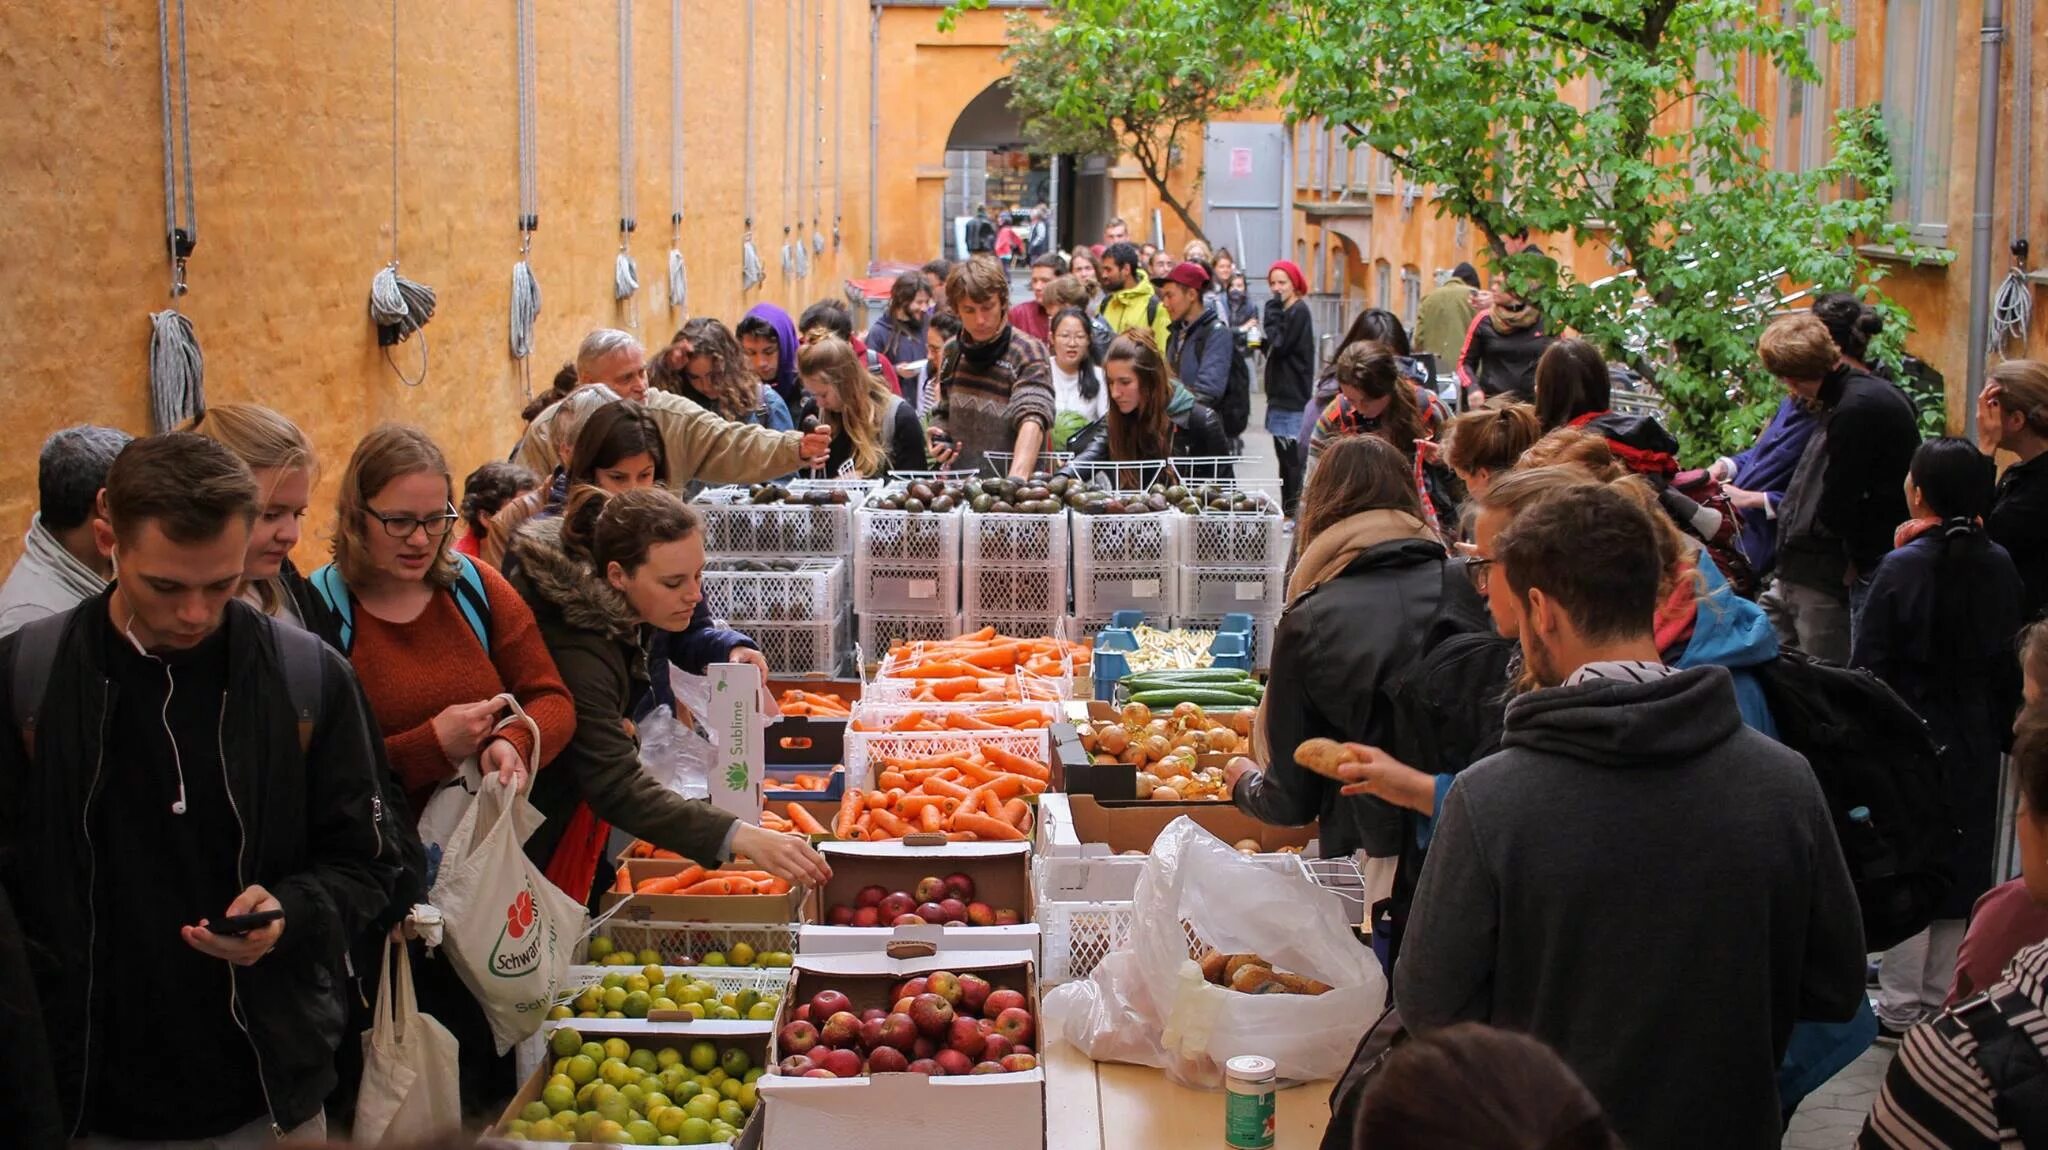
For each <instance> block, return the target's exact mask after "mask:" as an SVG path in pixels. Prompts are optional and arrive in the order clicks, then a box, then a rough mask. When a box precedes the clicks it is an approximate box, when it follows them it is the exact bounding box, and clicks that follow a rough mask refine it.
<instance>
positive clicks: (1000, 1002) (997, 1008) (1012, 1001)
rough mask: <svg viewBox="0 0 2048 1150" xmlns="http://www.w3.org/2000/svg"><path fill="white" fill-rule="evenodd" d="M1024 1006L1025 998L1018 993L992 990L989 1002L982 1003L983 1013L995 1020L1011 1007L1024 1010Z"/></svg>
mask: <svg viewBox="0 0 2048 1150" xmlns="http://www.w3.org/2000/svg"><path fill="white" fill-rule="evenodd" d="M1024 1005H1025V1002H1024V996H1023V995H1022V994H1020V993H1018V992H1017V991H1014V990H991V991H989V992H988V1000H987V1001H986V1002H984V1003H982V1006H981V1012H982V1013H983V1014H985V1015H987V1016H988V1017H990V1018H994V1017H995V1016H996V1015H998V1014H1001V1013H1002V1012H1003V1011H1005V1010H1008V1009H1010V1008H1011V1007H1017V1008H1019V1009H1022V1008H1023V1007H1024Z"/></svg>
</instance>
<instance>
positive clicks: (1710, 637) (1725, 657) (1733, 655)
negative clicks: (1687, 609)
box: [1664, 555, 1778, 739]
mask: <svg viewBox="0 0 2048 1150" xmlns="http://www.w3.org/2000/svg"><path fill="white" fill-rule="evenodd" d="M1698 558H1699V566H1698V571H1699V579H1700V593H1699V594H1698V596H1696V603H1697V609H1696V610H1695V612H1694V614H1693V624H1692V635H1691V637H1690V638H1688V639H1687V640H1686V643H1685V646H1684V647H1683V648H1681V649H1680V650H1679V651H1678V652H1677V653H1676V654H1675V655H1674V653H1672V652H1670V651H1666V652H1665V653H1664V657H1665V661H1666V662H1668V663H1670V664H1671V665H1672V666H1674V667H1678V668H1680V669H1684V668H1687V667H1726V668H1728V671H1729V674H1730V677H1731V680H1732V682H1733V684H1734V687H1735V705H1736V707H1737V708H1738V709H1739V710H1740V711H1741V712H1742V721H1743V722H1744V723H1746V724H1747V725H1748V726H1749V728H1750V729H1751V730H1753V731H1756V732H1757V733H1758V734H1762V735H1768V736H1770V737H1771V738H1773V739H1775V738H1777V737H1778V724H1777V722H1776V721H1775V720H1773V719H1772V718H1771V704H1770V699H1769V697H1768V696H1766V695H1765V694H1764V686H1763V684H1762V683H1761V682H1759V681H1758V679H1757V677H1756V673H1755V668H1757V667H1760V666H1762V665H1764V664H1765V663H1768V662H1770V661H1771V660H1773V659H1775V658H1777V657H1778V632H1777V629H1776V628H1774V627H1772V626H1771V618H1770V616H1768V615H1766V614H1764V609H1763V608H1762V607H1759V606H1757V605H1756V604H1755V603H1752V602H1751V601H1749V600H1748V599H1744V598H1742V597H1741V596H1739V595H1737V594H1736V593H1735V589H1734V588H1733V587H1730V586H1729V585H1728V580H1727V579H1726V578H1724V577H1723V576H1722V575H1721V569H1720V568H1719V567H1716V566H1714V561H1713V560H1712V559H1709V558H1708V557H1706V556H1705V555H1700V556H1699V557H1698Z"/></svg>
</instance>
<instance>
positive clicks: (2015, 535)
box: [0, 455, 2048, 628]
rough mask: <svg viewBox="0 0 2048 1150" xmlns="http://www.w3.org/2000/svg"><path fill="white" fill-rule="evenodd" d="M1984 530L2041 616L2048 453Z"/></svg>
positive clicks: (2003, 481) (2019, 480)
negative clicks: (2007, 557) (2002, 552)
mask: <svg viewBox="0 0 2048 1150" xmlns="http://www.w3.org/2000/svg"><path fill="white" fill-rule="evenodd" d="M1984 533H1985V534H1987V535H1989V536H1991V538H1992V541H1993V542H1995V543H1997V544H1998V545H1999V546H2000V547H2003V548H2005V551H2006V554H2008V555H2010V556H2012V561H2013V565H2014V566H2015V567H2017V568H2019V573H2020V579H2021V580H2022V581H2024V582H2025V583H2026V587H2027V595H2026V599H2025V601H2024V602H2023V603H2021V605H2020V611H2021V614H2022V615H2023V617H2025V618H2026V619H2028V620H2033V619H2038V618H2040V617H2041V611H2042V608H2044V607H2048V455H2037V456H2035V457H2034V458H2033V459H2031V460H2029V461H2027V462H2025V463H2015V464H2013V465H2012V466H2011V467H2008V468H2006V469H2005V474H2004V475H2001V476H1999V477H1998V499H1997V501H1996V502H1994V503H1992V505H1991V514H1989V515H1987V516H1985V517H1984ZM4 626H5V624H4V623H0V628H4Z"/></svg>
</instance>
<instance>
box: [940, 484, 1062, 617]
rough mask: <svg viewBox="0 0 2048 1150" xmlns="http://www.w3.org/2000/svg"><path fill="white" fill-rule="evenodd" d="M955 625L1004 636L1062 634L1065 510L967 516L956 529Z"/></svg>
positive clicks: (981, 513) (975, 513) (979, 513)
mask: <svg viewBox="0 0 2048 1150" xmlns="http://www.w3.org/2000/svg"><path fill="white" fill-rule="evenodd" d="M961 539H962V551H961V559H960V598H961V604H962V608H963V609H962V612H961V620H960V622H961V626H962V627H963V628H965V629H966V630H969V631H972V630H974V629H976V628H978V627H984V626H990V627H994V628H995V629H996V630H997V631H999V632H1001V633H1002V634H1005V635H1058V634H1065V631H1064V630H1063V627H1062V624H1063V621H1064V619H1065V618H1066V614H1067V546H1068V538H1067V510H1066V508H1064V507H1062V508H1060V510H1058V511H1057V512H1054V513H1052V514H1049V515H1047V514H1032V515H1025V514H1012V513H1005V514H994V513H985V512H969V513H968V515H967V517H966V519H965V521H964V523H963V525H962V527H961Z"/></svg>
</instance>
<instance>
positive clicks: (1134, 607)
mask: <svg viewBox="0 0 2048 1150" xmlns="http://www.w3.org/2000/svg"><path fill="white" fill-rule="evenodd" d="M1077 519H1078V517H1077ZM1075 559H1076V562H1075V564H1074V614H1075V615H1076V616H1078V617H1080V618H1082V619H1102V620H1104V621H1107V620H1108V618H1109V615H1110V613H1111V612H1113V611H1143V612H1146V613H1147V614H1160V615H1167V614H1172V613H1174V612H1178V611H1179V610H1180V609H1181V604H1180V586H1181V580H1182V579H1184V578H1186V577H1187V574H1188V573H1187V572H1183V571H1182V570H1181V569H1180V566H1179V565H1178V564H1176V563H1170V562H1161V563H1154V564H1152V565H1151V566H1148V567H1122V566H1119V567H1084V566H1082V565H1081V563H1080V562H1079V556H1078V555H1077V556H1076V557H1075ZM1100 629H1101V628H1100V626H1098V627H1097V628H1096V630H1100ZM1090 633H1091V634H1092V633H1093V632H1090Z"/></svg>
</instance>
